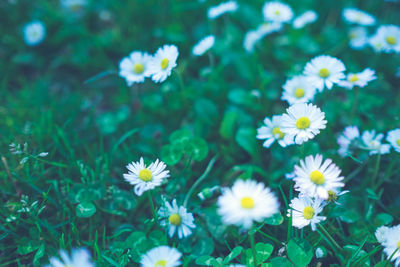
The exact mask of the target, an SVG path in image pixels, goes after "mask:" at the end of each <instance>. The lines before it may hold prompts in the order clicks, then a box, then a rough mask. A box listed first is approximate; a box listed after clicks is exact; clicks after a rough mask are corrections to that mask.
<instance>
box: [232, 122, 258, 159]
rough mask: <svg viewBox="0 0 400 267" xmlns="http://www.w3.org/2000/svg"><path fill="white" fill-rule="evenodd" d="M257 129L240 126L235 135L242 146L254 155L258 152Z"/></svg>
mask: <svg viewBox="0 0 400 267" xmlns="http://www.w3.org/2000/svg"><path fill="white" fill-rule="evenodd" d="M256 135H257V131H256V129H254V128H240V129H239V130H238V131H237V133H236V136H235V140H236V142H237V143H238V144H239V146H240V147H241V148H243V149H244V150H246V151H247V152H248V153H249V154H250V155H252V156H254V155H255V154H256V152H257V147H258V144H257V139H256Z"/></svg>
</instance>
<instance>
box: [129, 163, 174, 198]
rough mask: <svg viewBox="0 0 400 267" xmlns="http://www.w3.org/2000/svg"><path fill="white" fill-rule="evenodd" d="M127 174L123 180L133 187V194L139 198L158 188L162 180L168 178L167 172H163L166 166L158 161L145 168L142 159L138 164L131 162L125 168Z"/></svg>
mask: <svg viewBox="0 0 400 267" xmlns="http://www.w3.org/2000/svg"><path fill="white" fill-rule="evenodd" d="M126 168H127V169H128V173H127V174H124V178H125V180H126V181H127V182H129V183H130V184H131V185H134V186H135V187H134V191H135V194H136V195H138V196H141V195H142V194H143V192H145V191H147V190H151V189H154V188H155V187H156V186H160V185H161V184H162V182H163V180H164V179H166V178H168V177H169V171H168V170H165V168H166V165H165V164H164V162H162V161H159V160H158V159H157V160H156V161H155V162H152V163H151V164H150V165H149V166H147V167H146V165H145V164H144V161H143V158H140V161H139V162H132V163H129V164H128V166H126Z"/></svg>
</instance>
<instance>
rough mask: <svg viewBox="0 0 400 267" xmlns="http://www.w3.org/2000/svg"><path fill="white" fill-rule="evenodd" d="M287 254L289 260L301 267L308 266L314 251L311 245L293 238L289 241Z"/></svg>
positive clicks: (303, 240)
mask: <svg viewBox="0 0 400 267" xmlns="http://www.w3.org/2000/svg"><path fill="white" fill-rule="evenodd" d="M287 253H288V256H289V258H290V259H291V260H292V261H293V262H295V263H296V265H297V266H299V267H302V266H307V264H309V263H310V261H311V260H312V257H313V250H312V246H311V245H310V243H308V241H307V240H305V239H300V238H293V239H291V240H290V241H289V243H288V245H287Z"/></svg>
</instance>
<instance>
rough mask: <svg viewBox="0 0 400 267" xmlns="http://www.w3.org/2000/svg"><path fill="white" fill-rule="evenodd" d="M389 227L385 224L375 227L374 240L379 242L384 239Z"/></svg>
mask: <svg viewBox="0 0 400 267" xmlns="http://www.w3.org/2000/svg"><path fill="white" fill-rule="evenodd" d="M388 230H389V227H387V226H381V227H379V228H377V229H376V231H375V237H376V240H378V242H379V243H383V242H385V241H386V235H387V233H388Z"/></svg>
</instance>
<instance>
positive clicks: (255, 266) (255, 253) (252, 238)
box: [250, 233, 257, 267]
mask: <svg viewBox="0 0 400 267" xmlns="http://www.w3.org/2000/svg"><path fill="white" fill-rule="evenodd" d="M250 243H251V251H252V252H253V262H254V267H257V252H256V245H255V242H254V233H252V234H250Z"/></svg>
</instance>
